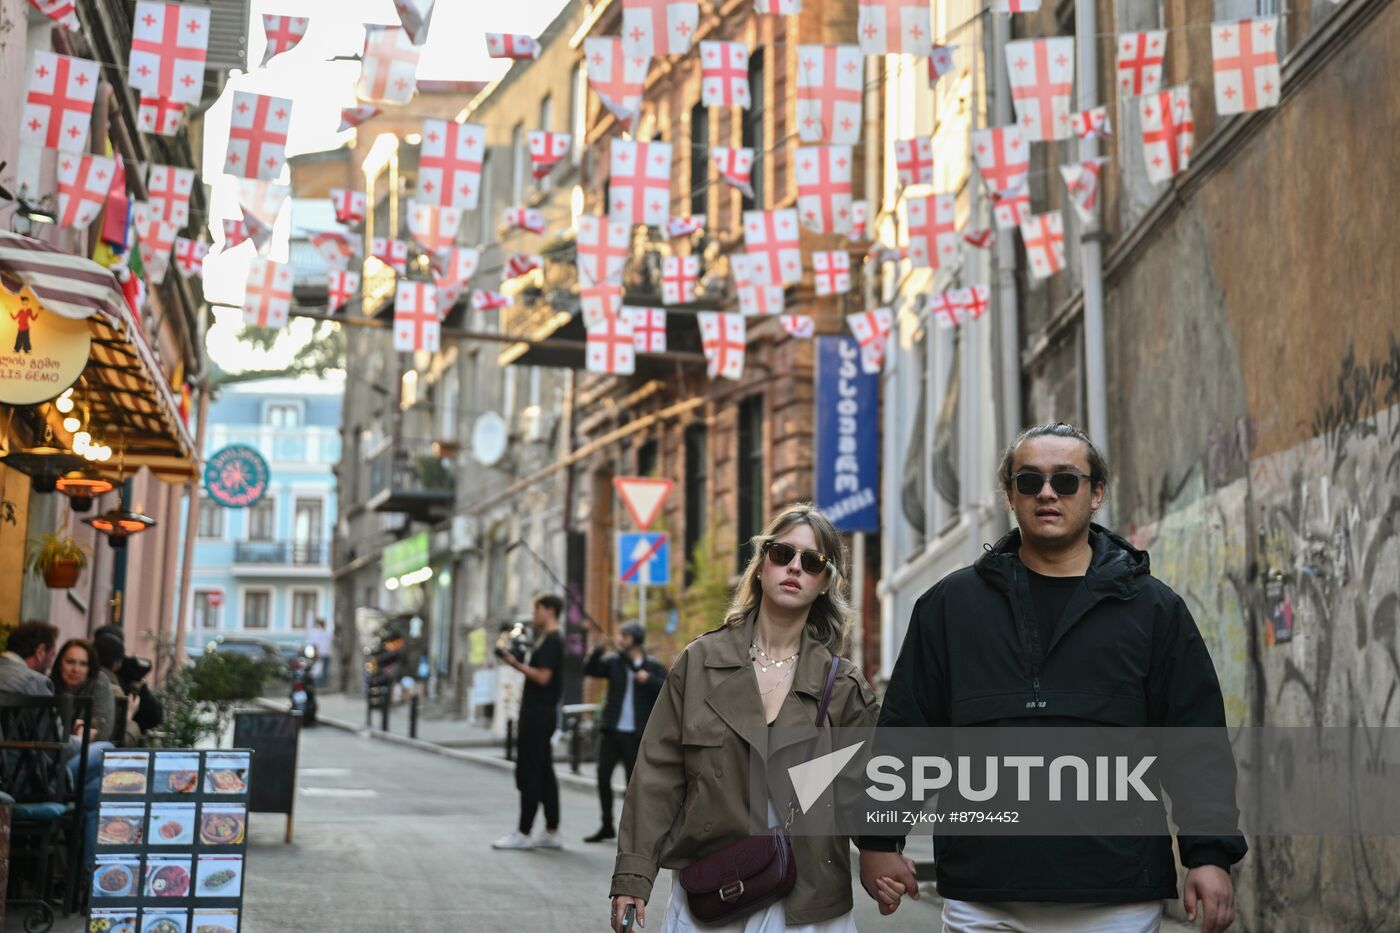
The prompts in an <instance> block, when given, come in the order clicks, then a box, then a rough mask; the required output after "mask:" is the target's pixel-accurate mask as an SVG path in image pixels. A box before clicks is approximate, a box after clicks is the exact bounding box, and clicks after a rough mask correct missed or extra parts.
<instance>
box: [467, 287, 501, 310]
mask: <svg viewBox="0 0 1400 933" xmlns="http://www.w3.org/2000/svg"><path fill="white" fill-rule="evenodd" d="M508 307H510V299H509V298H507V297H506V296H505V295H502V294H501V293H500V292H493V291H488V290H487V289H478V290H477V291H474V292H472V310H473V311H499V310H500V309H501V308H508Z"/></svg>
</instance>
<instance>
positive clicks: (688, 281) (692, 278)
mask: <svg viewBox="0 0 1400 933" xmlns="http://www.w3.org/2000/svg"><path fill="white" fill-rule="evenodd" d="M699 277H700V257H699V256H694V255H692V256H667V257H666V258H665V259H663V260H662V261H661V300H662V301H664V302H665V303H666V304H668V305H683V304H686V303H688V302H691V301H694V300H695V282H696V280H697V279H698V278H699Z"/></svg>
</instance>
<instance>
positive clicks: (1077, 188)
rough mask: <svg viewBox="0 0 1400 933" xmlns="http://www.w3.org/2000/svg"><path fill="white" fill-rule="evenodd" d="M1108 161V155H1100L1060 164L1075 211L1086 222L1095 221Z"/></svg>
mask: <svg viewBox="0 0 1400 933" xmlns="http://www.w3.org/2000/svg"><path fill="white" fill-rule="evenodd" d="M1107 161H1108V158H1107V157H1105V156H1099V157H1098V158H1096V159H1087V160H1085V161H1083V162H1075V163H1072V164H1070V165H1061V166H1060V175H1061V176H1062V177H1063V178H1064V180H1065V189H1066V190H1067V191H1068V192H1069V200H1070V203H1071V204H1073V205H1074V212H1075V213H1076V214H1077V215H1079V219H1080V220H1081V221H1083V222H1084V223H1086V224H1089V223H1093V221H1094V216H1095V214H1096V213H1097V212H1098V206H1099V188H1100V185H1101V181H1102V175H1103V167H1104V163H1105V162H1107Z"/></svg>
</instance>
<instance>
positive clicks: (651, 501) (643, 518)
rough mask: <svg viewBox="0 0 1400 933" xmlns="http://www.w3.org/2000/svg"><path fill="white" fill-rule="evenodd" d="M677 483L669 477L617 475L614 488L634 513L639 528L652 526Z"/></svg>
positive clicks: (633, 518) (633, 516)
mask: <svg viewBox="0 0 1400 933" xmlns="http://www.w3.org/2000/svg"><path fill="white" fill-rule="evenodd" d="M674 485H675V483H674V482H672V481H671V480H669V479H652V478H651V477H648V476H615V477H613V488H614V489H616V490H617V494H618V496H619V497H620V498H621V499H622V504H623V505H625V506H627V511H628V512H629V513H631V515H632V521H634V522H636V523H637V527H638V528H650V527H651V523H652V522H654V521H656V516H657V515H659V514H660V513H661V506H663V505H665V504H666V497H667V496H669V495H670V494H671V487H672V486H674Z"/></svg>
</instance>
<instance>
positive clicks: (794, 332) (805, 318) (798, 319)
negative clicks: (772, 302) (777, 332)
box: [778, 314, 817, 340]
mask: <svg viewBox="0 0 1400 933" xmlns="http://www.w3.org/2000/svg"><path fill="white" fill-rule="evenodd" d="M778 322H779V323H780V324H782V325H783V330H785V331H787V332H788V334H789V335H790V336H793V337H796V338H797V339H799V340H808V339H810V338H812V337H814V336H816V333H817V322H816V321H814V320H813V319H812V318H811V317H810V316H809V315H806V314H783V315H780V316H779V317H778Z"/></svg>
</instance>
